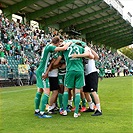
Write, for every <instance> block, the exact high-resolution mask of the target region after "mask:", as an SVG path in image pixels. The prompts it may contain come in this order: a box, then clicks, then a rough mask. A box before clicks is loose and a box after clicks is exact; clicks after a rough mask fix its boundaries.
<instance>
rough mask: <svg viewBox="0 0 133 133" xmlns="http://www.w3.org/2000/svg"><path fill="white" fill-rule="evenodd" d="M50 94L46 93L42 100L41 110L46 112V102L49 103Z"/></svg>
mask: <svg viewBox="0 0 133 133" xmlns="http://www.w3.org/2000/svg"><path fill="white" fill-rule="evenodd" d="M48 98H49V95H47V94H44V95H43V97H42V101H41V107H40V112H44V109H45V108H46V104H47V103H48Z"/></svg>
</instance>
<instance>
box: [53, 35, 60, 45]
mask: <svg viewBox="0 0 133 133" xmlns="http://www.w3.org/2000/svg"><path fill="white" fill-rule="evenodd" d="M51 43H52V44H53V45H55V46H58V45H59V44H60V38H59V37H58V36H55V37H53V38H52V42H51Z"/></svg>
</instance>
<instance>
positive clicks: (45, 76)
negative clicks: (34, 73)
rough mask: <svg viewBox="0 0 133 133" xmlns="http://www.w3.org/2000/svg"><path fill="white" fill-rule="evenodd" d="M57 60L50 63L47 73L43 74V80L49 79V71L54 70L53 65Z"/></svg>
mask: <svg viewBox="0 0 133 133" xmlns="http://www.w3.org/2000/svg"><path fill="white" fill-rule="evenodd" d="M55 60H56V59H53V60H52V61H51V63H50V65H49V66H48V68H47V70H46V72H45V73H43V74H42V79H46V78H47V77H48V73H49V71H50V70H51V69H52V65H53V64H54V62H55Z"/></svg>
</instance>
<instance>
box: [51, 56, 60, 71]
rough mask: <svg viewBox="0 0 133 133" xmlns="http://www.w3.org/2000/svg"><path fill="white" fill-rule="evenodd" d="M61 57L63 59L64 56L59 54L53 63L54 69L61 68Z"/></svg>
mask: <svg viewBox="0 0 133 133" xmlns="http://www.w3.org/2000/svg"><path fill="white" fill-rule="evenodd" d="M61 59H62V56H59V57H58V58H57V59H56V60H55V62H54V63H53V65H52V68H53V69H55V68H59V67H60V66H61V63H60V61H61Z"/></svg>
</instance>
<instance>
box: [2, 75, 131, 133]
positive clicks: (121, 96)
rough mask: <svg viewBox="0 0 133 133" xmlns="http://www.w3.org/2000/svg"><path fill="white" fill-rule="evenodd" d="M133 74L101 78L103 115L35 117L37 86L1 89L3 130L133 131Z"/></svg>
mask: <svg viewBox="0 0 133 133" xmlns="http://www.w3.org/2000/svg"><path fill="white" fill-rule="evenodd" d="M132 89H133V77H131V76H130V77H119V78H110V79H104V80H103V81H99V96H100V99H101V107H102V111H103V115H102V116H98V117H92V116H91V113H82V114H81V117H79V118H73V113H72V112H70V113H69V114H68V116H67V117H63V116H60V115H59V114H57V115H53V118H50V119H39V118H38V117H36V116H34V96H35V93H36V86H22V87H10V88H1V89H0V94H1V95H0V133H132V132H133V123H132V118H133V117H132V113H133V112H132V103H133V100H132V95H133V93H132Z"/></svg>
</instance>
